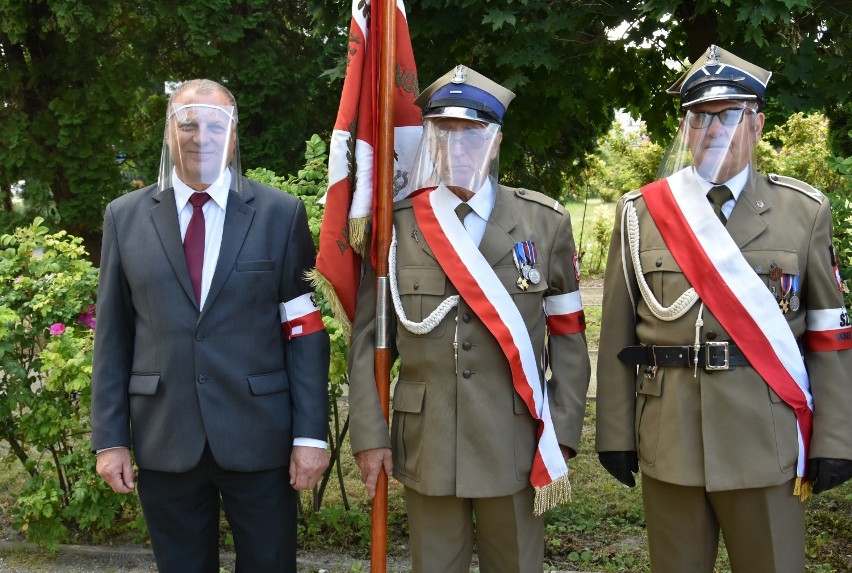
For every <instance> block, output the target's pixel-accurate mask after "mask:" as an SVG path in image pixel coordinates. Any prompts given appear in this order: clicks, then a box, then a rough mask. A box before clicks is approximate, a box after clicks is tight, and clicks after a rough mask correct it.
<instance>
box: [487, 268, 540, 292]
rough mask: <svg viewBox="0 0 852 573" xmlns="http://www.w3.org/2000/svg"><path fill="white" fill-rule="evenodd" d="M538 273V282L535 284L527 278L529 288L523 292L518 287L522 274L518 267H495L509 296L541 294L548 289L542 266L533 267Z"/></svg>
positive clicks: (495, 271)
mask: <svg viewBox="0 0 852 573" xmlns="http://www.w3.org/2000/svg"><path fill="white" fill-rule="evenodd" d="M533 268H534V269H535V270H536V271H537V272H538V277H539V279H538V282H537V283H535V282H533V281H532V280H530V278H529V276H527V277H526V278H527V283H526V284H527V288H525V289H523V290H521V288H520V287H519V286H518V280H519V279H520V278H521V273H520V271H518V268H517V267H495V268H494V273H495V274H496V275H497V277H498V278H499V279H500V283H501V284H502V285H503V287H505V289H506V290H507V291H509V294H513V295H516V294H529V293H534V292H541V291H543V290H544V289H546V288H547V281H545V280H544V273H543V272H542V271H541V267H540V265H536V266H535V267H533Z"/></svg>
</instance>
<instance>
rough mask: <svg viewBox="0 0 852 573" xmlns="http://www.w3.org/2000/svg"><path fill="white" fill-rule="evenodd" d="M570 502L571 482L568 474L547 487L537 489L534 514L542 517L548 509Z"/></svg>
mask: <svg viewBox="0 0 852 573" xmlns="http://www.w3.org/2000/svg"><path fill="white" fill-rule="evenodd" d="M569 501H571V481H570V480H569V479H568V474H567V473H566V474H565V475H563V476H560V477H558V478H556V479H555V480H553V481H552V482H550V483H549V484H547V485H545V486H541V487H537V488H535V504H534V507H533V514H534V515H542V514H543V513H544V512H545V511H547V510H548V509H553V508H554V507H556V506H557V505H560V504H563V503H568V502H569Z"/></svg>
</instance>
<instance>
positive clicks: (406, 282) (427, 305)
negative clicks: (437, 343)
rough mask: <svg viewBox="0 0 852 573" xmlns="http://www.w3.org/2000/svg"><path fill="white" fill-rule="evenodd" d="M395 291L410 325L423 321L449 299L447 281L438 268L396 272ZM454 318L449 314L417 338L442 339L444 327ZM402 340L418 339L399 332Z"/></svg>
mask: <svg viewBox="0 0 852 573" xmlns="http://www.w3.org/2000/svg"><path fill="white" fill-rule="evenodd" d="M397 288H398V290H399V298H400V301H401V302H402V308H403V310H404V311H405V316H406V318H407V319H408V320H410V321H412V322H422V321H424V320H425V319H426V318H427V317H429V315H431V314H432V312H433V311H434V310H435V309H436V308H438V306H439V305H440V304H441V303H442V302H444V300H446V298H447V297H448V296H449V293H448V292H447V277H446V275H444V272H443V271H442V270H441V269H440V268H435V267H403V268H400V269H399V270H398V271H397ZM452 317H455V313H454V312H451V313H450V315H449V316H448V317H445V318H444V319H443V320H441V321H440V322H439V323H438V325H437V326H436V327H435V328H434V329H433V330H432V331H431V332H429V333H428V334H423V335H420V336H425V337H430V338H438V337H440V336H443V335H444V332H445V331H446V330H447V324H449V323H450V322H451V321H452ZM400 332H401V333H402V334H403V335H405V336H418V335H415V334H412V333H411V332H409V331H408V330H406V329H405V328H400Z"/></svg>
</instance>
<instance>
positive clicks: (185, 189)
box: [172, 169, 231, 212]
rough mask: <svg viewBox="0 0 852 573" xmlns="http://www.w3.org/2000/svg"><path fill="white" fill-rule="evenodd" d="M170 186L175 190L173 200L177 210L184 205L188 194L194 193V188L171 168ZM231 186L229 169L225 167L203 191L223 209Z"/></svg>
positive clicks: (187, 199)
mask: <svg viewBox="0 0 852 573" xmlns="http://www.w3.org/2000/svg"><path fill="white" fill-rule="evenodd" d="M172 187H173V188H174V190H175V202H176V203H177V208H178V212H180V211H181V210H183V208H184V207H186V204H187V202H188V201H189V197H190V195H192V194H193V193H195V189H193V188H192V187H190V186H189V185H187V184H186V183H184V182H183V181H181V179H180V177H178V174H177V171H176V170H174V169H173V170H172ZM230 188H231V170H230V169H225V170H224V171H222V174H221V175H219V178H218V179H217V180H216V181H214V182H213V184H211V185H210V187H208V188H207V189H205V192H206V193H207V194H208V195H210V198H211V199H213V201H215V202H216V204H217V205H219V207H220V208H221V209H222V210H223V211H224V210H225V207H226V205H227V204H228V193H229V190H230Z"/></svg>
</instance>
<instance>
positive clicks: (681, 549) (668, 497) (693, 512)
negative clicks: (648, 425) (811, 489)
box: [642, 475, 805, 573]
mask: <svg viewBox="0 0 852 573" xmlns="http://www.w3.org/2000/svg"><path fill="white" fill-rule="evenodd" d="M793 486H794V482H793V481H790V482H787V483H784V484H781V485H779V486H774V487H764V488H753V489H734V490H727V491H714V492H709V491H707V490H705V489H704V488H703V487H689V486H681V485H675V484H670V483H666V482H662V481H658V480H655V479H653V478H649V477H648V476H645V475H643V476H642V498H643V502H644V505H645V522H646V524H647V531H648V546H649V549H650V554H651V570H652V571H653V572H654V573H682V572H683V571H690V572H695V573H712V572H713V566H714V564H715V562H716V554H717V552H718V546H719V531H720V529H721V532H722V537H723V538H724V539H725V547H726V549H727V550H728V557H729V559H730V563H731V571H733V573H802V572H803V571H804V570H805V504H804V503H802V502H801V501H799V498H798V496H795V495H793Z"/></svg>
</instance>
